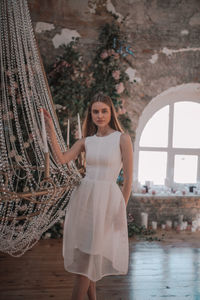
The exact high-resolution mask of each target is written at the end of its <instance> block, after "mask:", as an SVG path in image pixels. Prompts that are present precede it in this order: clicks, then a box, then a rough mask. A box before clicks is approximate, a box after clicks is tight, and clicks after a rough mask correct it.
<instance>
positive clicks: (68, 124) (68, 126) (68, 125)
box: [67, 119, 70, 148]
mask: <svg viewBox="0 0 200 300" xmlns="http://www.w3.org/2000/svg"><path fill="white" fill-rule="evenodd" d="M69 130H70V123H69V119H68V121H67V148H69Z"/></svg>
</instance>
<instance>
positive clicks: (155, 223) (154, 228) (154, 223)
mask: <svg viewBox="0 0 200 300" xmlns="http://www.w3.org/2000/svg"><path fill="white" fill-rule="evenodd" d="M152 229H153V230H157V222H156V221H152Z"/></svg>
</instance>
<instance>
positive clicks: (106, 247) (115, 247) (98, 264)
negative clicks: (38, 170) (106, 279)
mask: <svg viewBox="0 0 200 300" xmlns="http://www.w3.org/2000/svg"><path fill="white" fill-rule="evenodd" d="M120 135H121V132H119V131H114V132H112V133H111V134H109V135H107V136H103V137H98V136H96V135H93V136H89V137H86V139H85V150H86V175H85V177H84V178H82V179H81V184H80V185H79V186H78V187H76V188H75V190H74V191H73V192H72V195H71V198H70V201H69V204H68V210H67V213H66V217H65V223H64V233H63V257H64V267H65V270H67V271H69V272H72V273H77V274H82V275H85V276H87V277H88V278H89V279H90V280H92V281H97V280H99V279H101V278H102V277H103V276H106V275H119V274H121V275H122V274H127V272H128V260H129V247H128V230H127V215H126V205H125V200H124V197H123V194H122V192H121V190H120V188H119V186H118V184H117V183H116V180H117V177H118V174H119V172H120V170H121V167H122V156H121V151H120Z"/></svg>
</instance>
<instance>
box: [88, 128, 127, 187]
mask: <svg viewBox="0 0 200 300" xmlns="http://www.w3.org/2000/svg"><path fill="white" fill-rule="evenodd" d="M120 136H121V132H120V131H114V132H112V133H110V134H109V135H107V136H102V137H100V136H96V135H93V136H88V137H86V139H85V150H86V175H85V178H88V179H93V180H106V181H107V180H109V181H115V182H116V180H117V177H118V175H119V172H120V170H121V168H122V155H121V150H120Z"/></svg>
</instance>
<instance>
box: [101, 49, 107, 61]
mask: <svg viewBox="0 0 200 300" xmlns="http://www.w3.org/2000/svg"><path fill="white" fill-rule="evenodd" d="M100 56H101V58H102V59H106V58H107V57H108V52H107V51H106V50H104V51H103V52H102V53H101V55H100Z"/></svg>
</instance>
